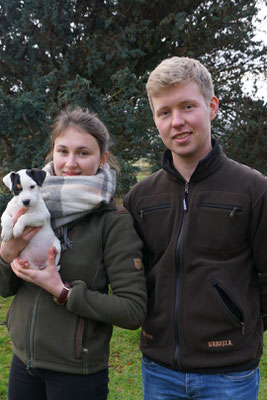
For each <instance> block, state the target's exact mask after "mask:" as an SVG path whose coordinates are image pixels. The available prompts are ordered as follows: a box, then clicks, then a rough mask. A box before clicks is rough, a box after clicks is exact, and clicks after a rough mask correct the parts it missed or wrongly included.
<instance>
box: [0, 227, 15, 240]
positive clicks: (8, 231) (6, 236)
mask: <svg viewBox="0 0 267 400" xmlns="http://www.w3.org/2000/svg"><path fill="white" fill-rule="evenodd" d="M12 231H13V228H12V227H11V228H3V229H2V232H1V239H2V240H3V242H8V241H9V240H10V239H11V238H12Z"/></svg>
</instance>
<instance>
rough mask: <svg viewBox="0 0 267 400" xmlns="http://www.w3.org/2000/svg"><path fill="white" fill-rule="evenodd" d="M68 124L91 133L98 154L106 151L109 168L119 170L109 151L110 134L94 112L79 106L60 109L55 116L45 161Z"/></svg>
mask: <svg viewBox="0 0 267 400" xmlns="http://www.w3.org/2000/svg"><path fill="white" fill-rule="evenodd" d="M70 126H72V127H75V128H77V129H78V130H81V131H83V132H86V133H89V134H90V135H92V136H93V137H94V138H95V139H96V141H97V143H98V145H99V148H100V155H102V154H103V153H105V152H106V151H108V159H107V162H108V163H109V165H110V167H111V168H114V169H115V170H116V171H117V172H119V171H120V168H119V165H118V163H117V161H116V159H115V157H114V156H113V155H112V154H111V153H110V152H109V146H110V134H109V131H108V130H107V128H106V126H105V125H104V124H103V122H102V121H100V119H99V118H98V117H97V115H96V114H94V113H91V112H89V110H88V109H85V110H83V109H82V108H80V107H75V108H70V107H68V108H67V109H66V110H63V111H61V112H60V114H59V115H58V116H57V117H56V118H55V120H54V125H53V130H52V134H51V139H50V140H51V147H50V151H49V153H48V155H47V157H46V161H47V162H48V161H51V160H52V157H53V150H54V145H55V140H56V139H57V138H58V137H59V136H60V135H61V134H62V133H64V132H65V131H66V129H67V128H69V127H70Z"/></svg>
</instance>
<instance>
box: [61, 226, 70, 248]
mask: <svg viewBox="0 0 267 400" xmlns="http://www.w3.org/2000/svg"><path fill="white" fill-rule="evenodd" d="M59 229H60V233H61V235H60V241H61V247H62V250H63V251H66V250H67V249H71V248H72V246H73V241H72V240H70V238H69V237H68V227H67V225H63V226H61V227H60V228H59Z"/></svg>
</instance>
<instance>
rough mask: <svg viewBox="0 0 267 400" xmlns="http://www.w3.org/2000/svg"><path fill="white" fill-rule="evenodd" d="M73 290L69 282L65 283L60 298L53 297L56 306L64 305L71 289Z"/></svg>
mask: <svg viewBox="0 0 267 400" xmlns="http://www.w3.org/2000/svg"><path fill="white" fill-rule="evenodd" d="M71 288H72V286H71V284H70V283H69V282H64V287H63V289H62V290H61V292H60V294H59V296H58V297H56V296H53V300H54V302H55V303H56V304H59V305H61V306H62V305H63V304H65V303H66V301H67V297H68V293H69V291H70V289H71Z"/></svg>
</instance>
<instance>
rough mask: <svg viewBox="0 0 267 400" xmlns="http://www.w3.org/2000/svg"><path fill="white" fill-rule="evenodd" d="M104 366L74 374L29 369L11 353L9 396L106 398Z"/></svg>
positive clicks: (28, 399) (12, 399) (20, 399)
mask: <svg viewBox="0 0 267 400" xmlns="http://www.w3.org/2000/svg"><path fill="white" fill-rule="evenodd" d="M107 396H108V369H105V370H103V371H100V372H97V373H95V374H90V375H75V374H66V373H62V372H55V371H50V370H47V369H39V368H33V369H31V371H30V373H29V372H28V370H27V369H26V367H25V365H24V364H23V363H22V362H21V361H20V360H19V359H18V358H17V357H16V356H15V355H14V356H13V359H12V363H11V368H10V376H9V385H8V399H9V400H37V399H38V400H106V399H107Z"/></svg>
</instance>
